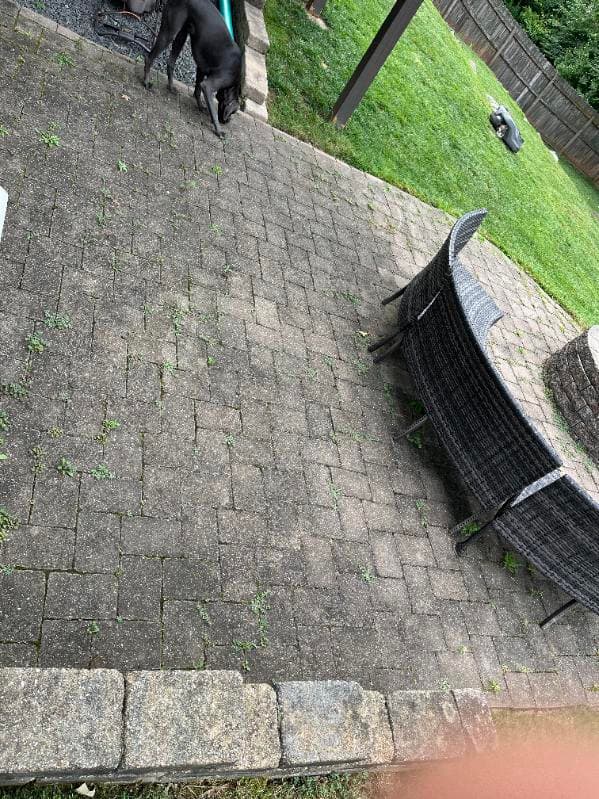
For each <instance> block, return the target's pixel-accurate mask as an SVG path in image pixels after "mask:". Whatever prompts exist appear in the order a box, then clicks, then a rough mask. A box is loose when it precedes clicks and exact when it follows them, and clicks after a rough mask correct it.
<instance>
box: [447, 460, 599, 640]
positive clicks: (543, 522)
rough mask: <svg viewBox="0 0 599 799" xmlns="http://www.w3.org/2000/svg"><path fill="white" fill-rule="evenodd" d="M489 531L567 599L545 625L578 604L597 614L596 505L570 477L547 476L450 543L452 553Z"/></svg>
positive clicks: (598, 551)
mask: <svg viewBox="0 0 599 799" xmlns="http://www.w3.org/2000/svg"><path fill="white" fill-rule="evenodd" d="M489 530H495V531H496V532H497V533H499V534H500V535H501V536H502V538H504V539H505V540H506V541H508V542H509V544H510V545H511V546H513V548H514V549H515V550H516V551H517V552H519V553H520V554H521V555H523V556H524V557H525V558H526V559H527V560H528V561H529V562H530V563H532V564H533V566H535V567H536V568H537V569H538V570H539V571H540V572H541V573H542V574H544V575H545V576H546V577H548V578H549V579H550V580H552V581H553V582H554V583H555V584H556V585H558V586H559V587H560V588H562V589H563V590H564V591H565V592H566V593H567V594H569V595H570V596H571V597H573V598H572V599H571V600H570V601H569V602H566V604H565V605H563V606H562V607H561V608H559V609H558V610H557V611H554V612H553V613H552V614H551V615H549V616H548V617H547V618H546V619H545V620H544V621H542V622H541V627H546V626H547V625H548V624H550V623H551V622H553V621H555V619H556V618H558V616H560V615H561V614H562V613H563V612H564V611H565V610H567V609H568V608H570V607H571V606H572V605H574V604H575V603H576V602H580V604H581V605H584V606H585V607H586V608H588V609H589V610H592V611H594V612H595V613H599V505H598V504H597V503H596V502H595V501H594V500H593V499H592V497H590V496H589V495H588V494H587V493H586V492H585V491H584V490H583V489H582V488H581V487H580V486H579V485H578V484H577V483H576V482H575V481H574V480H572V479H571V478H570V477H568V476H567V475H566V476H563V477H559V478H558V479H555V478H554V479H548V480H547V483H546V485H544V486H542V487H539V486H536V487H535V490H532V491H527V492H525V493H524V494H523V495H522V496H521V497H518V498H517V499H516V500H515V501H514V502H512V503H510V504H509V506H507V507H506V508H505V509H504V510H503V511H502V513H500V514H499V515H498V516H497V517H496V518H495V519H494V520H493V521H491V522H489V524H487V525H485V526H484V527H482V528H481V529H480V530H478V531H477V532H475V533H473V534H472V535H471V536H470V538H468V539H466V541H461V542H460V543H458V544H457V545H456V549H457V551H458V553H460V552H463V550H464V549H465V548H466V546H467V545H468V544H469V543H470V542H471V541H473V540H475V539H476V538H479V537H480V536H481V535H483V533H485V532H487V531H489Z"/></svg>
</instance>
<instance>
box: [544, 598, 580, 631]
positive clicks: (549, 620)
mask: <svg viewBox="0 0 599 799" xmlns="http://www.w3.org/2000/svg"><path fill="white" fill-rule="evenodd" d="M576 604H577V600H576V599H571V600H570V601H569V602H566V604H565V605H562V606H561V608H558V609H557V610H554V611H553V613H550V614H549V616H547V618H546V619H543V621H542V622H541V623H540V624H539V627H540V628H541V629H542V630H544V629H545V628H546V627H549V625H550V624H553V622H554V621H556V619H559V617H560V616H561V615H562V614H563V613H565V612H566V611H567V610H570V608H571V607H572V606H573V605H576Z"/></svg>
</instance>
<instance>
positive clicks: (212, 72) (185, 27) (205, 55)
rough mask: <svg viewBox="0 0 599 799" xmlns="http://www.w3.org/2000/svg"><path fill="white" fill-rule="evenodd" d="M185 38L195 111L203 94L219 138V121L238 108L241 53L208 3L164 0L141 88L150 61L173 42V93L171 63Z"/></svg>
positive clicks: (218, 14)
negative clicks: (188, 41)
mask: <svg viewBox="0 0 599 799" xmlns="http://www.w3.org/2000/svg"><path fill="white" fill-rule="evenodd" d="M188 36H190V37H191V51H192V53H193V58H194V61H195V62H196V67H197V72H196V87H195V98H196V101H197V103H198V108H200V109H201V104H200V103H201V99H200V98H201V95H202V94H203V95H204V99H205V100H206V104H207V106H208V111H209V112H210V117H211V119H212V124H213V125H214V129H215V131H216V133H217V135H218V136H223V135H224V133H223V131H222V129H221V127H220V125H219V121H220V122H222V123H227V122H228V121H229V120H230V119H231V117H232V116H233V114H234V113H235V112H236V111H237V110H238V109H239V91H240V83H241V51H240V49H239V47H238V46H237V44H236V43H235V42H234V41H233V39H232V38H231V35H230V34H229V31H228V29H227V25H226V23H225V21H224V19H223V18H222V16H221V14H220V12H219V11H218V9H217V8H216V6H215V5H214V4H213V2H212V0H168V2H167V4H166V8H165V9H164V11H163V12H162V20H161V22H160V30H159V31H158V36H157V38H156V41H155V43H154V46H153V47H152V49H151V50H150V52H149V53H148V55H147V56H146V59H145V69H144V86H145V87H146V88H147V87H148V85H149V82H148V77H149V74H150V68H151V66H152V64H153V62H154V60H155V59H156V58H157V57H158V56H159V55H160V53H162V51H163V50H165V49H166V48H167V47H168V45H169V44H170V43H171V42H173V46H172V48H171V54H170V56H169V59H168V64H167V74H168V86H169V89H170V90H171V91H173V70H174V67H175V62H176V60H177V58H178V57H179V54H180V52H181V50H182V49H183V45H184V44H185V41H186V39H187V37H188ZM173 40H174V41H173ZM215 94H216V97H217V100H218V115H217V112H216V108H215V103H214V95H215Z"/></svg>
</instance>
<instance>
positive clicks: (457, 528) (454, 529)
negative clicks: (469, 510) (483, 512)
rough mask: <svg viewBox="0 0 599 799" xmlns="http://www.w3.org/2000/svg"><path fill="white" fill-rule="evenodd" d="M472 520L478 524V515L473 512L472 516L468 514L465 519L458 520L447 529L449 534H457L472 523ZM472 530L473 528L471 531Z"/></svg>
mask: <svg viewBox="0 0 599 799" xmlns="http://www.w3.org/2000/svg"><path fill="white" fill-rule="evenodd" d="M473 522H475V523H477V524H478V515H477V514H473V515H472V516H468V517H467V518H466V519H462V521H461V522H458V523H457V524H456V525H454V527H452V528H451V530H450V531H449V535H459V534H460V533H461V532H462V530H463V529H464V528H465V527H468V525H470V524H472V523H473ZM472 532H474V530H473V531H472Z"/></svg>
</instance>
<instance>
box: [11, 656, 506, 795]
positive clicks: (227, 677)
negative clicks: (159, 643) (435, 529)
mask: <svg viewBox="0 0 599 799" xmlns="http://www.w3.org/2000/svg"><path fill="white" fill-rule="evenodd" d="M57 708H60V712H57ZM0 729H4V730H11V735H10V738H9V737H8V736H7V740H6V741H5V745H4V746H3V748H2V751H0V785H18V784H25V783H29V782H33V781H35V782H39V783H55V782H71V781H82V780H93V781H100V782H131V781H139V780H142V781H158V782H160V781H181V782H184V781H188V780H192V779H198V778H201V777H211V778H226V779H230V778H234V777H241V776H251V775H262V776H270V777H286V776H294V775H303V774H305V775H308V774H325V773H328V772H331V771H336V772H338V771H364V770H381V769H397V768H401V767H405V766H409V765H412V764H414V765H416V764H418V763H423V762H426V761H430V760H438V759H444V758H451V757H457V756H459V755H461V754H464V753H465V752H467V751H477V752H480V751H483V750H488V749H492V748H494V746H495V743H496V732H495V725H494V722H493V719H492V716H491V711H490V709H489V706H488V705H487V702H486V699H485V697H484V695H483V694H482V693H481V692H479V691H396V692H394V693H393V694H391V695H389V696H383V694H380V693H378V692H376V691H366V690H364V689H363V688H362V687H361V686H360V685H358V683H356V682H349V681H345V680H322V681H306V682H287V683H280V684H277V686H276V690H275V689H274V688H273V687H272V686H270V685H266V684H248V683H244V681H243V678H242V676H241V674H240V673H239V672H235V671H170V672H165V671H138V672H129V673H127V674H122V673H121V672H119V671H116V670H114V669H93V670H79V669H37V668H4V669H0Z"/></svg>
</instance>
